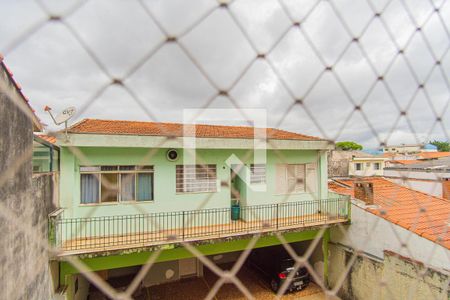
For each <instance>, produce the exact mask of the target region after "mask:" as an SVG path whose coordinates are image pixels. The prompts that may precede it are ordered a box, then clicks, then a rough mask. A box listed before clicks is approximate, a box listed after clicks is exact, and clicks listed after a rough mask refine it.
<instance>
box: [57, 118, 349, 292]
mask: <svg viewBox="0 0 450 300" xmlns="http://www.w3.org/2000/svg"><path fill="white" fill-rule="evenodd" d="M56 144H57V145H58V146H59V148H60V174H59V185H60V190H59V207H60V209H59V210H58V211H56V212H55V213H54V214H52V215H51V216H50V220H49V221H50V239H51V242H52V243H53V245H55V246H56V247H57V248H58V249H60V250H61V252H60V256H67V255H77V256H79V257H81V258H82V259H83V260H84V262H85V263H86V265H88V266H89V267H90V268H91V269H92V270H94V271H96V270H98V271H100V270H105V269H115V268H123V267H130V266H136V265H139V264H144V263H145V261H146V260H147V259H148V257H149V255H151V253H153V251H155V249H164V250H163V254H161V255H160V256H159V258H158V260H157V261H166V262H169V261H174V260H177V261H178V260H179V261H180V263H181V262H182V261H183V259H188V258H189V257H192V256H193V254H192V253H189V252H188V251H187V250H186V249H183V247H182V246H181V247H180V246H179V245H181V243H183V242H190V243H194V244H196V245H197V246H198V249H199V251H201V252H202V253H204V254H205V255H215V254H218V253H219V254H220V253H227V252H233V251H239V250H242V249H245V247H246V245H247V244H248V241H249V240H250V239H251V238H252V236H254V235H255V234H258V235H262V237H261V238H260V239H259V241H258V243H257V244H255V247H265V246H269V245H276V244H280V241H279V240H278V239H277V238H276V237H275V236H274V233H281V234H283V235H284V236H285V239H286V241H288V242H298V241H307V240H313V239H314V238H315V237H316V236H318V234H319V230H320V228H322V227H323V225H327V226H331V225H333V224H338V223H345V222H347V221H348V220H349V198H348V197H347V198H346V197H344V196H338V195H337V194H330V193H329V192H328V186H327V180H328V176H327V151H328V150H329V149H332V148H333V147H334V145H333V143H330V142H329V141H326V140H323V139H320V138H316V137H311V136H307V135H303V134H299V133H294V132H287V131H283V130H278V129H273V128H267V129H266V128H253V127H245V126H217V125H183V124H175V123H154V122H133V121H113V120H97V119H85V120H83V121H81V122H79V123H76V124H74V125H73V126H71V127H70V128H69V129H68V131H67V134H66V133H64V132H61V133H59V134H58V136H57V140H56ZM320 238H323V239H324V242H323V243H324V244H323V247H326V245H327V241H328V238H329V232H328V230H327V231H325V233H323V232H322V235H321V236H320ZM205 242H206V244H205ZM324 249H325V248H324ZM323 253H324V254H323V256H325V255H326V253H327V251H325V250H324V251H323ZM322 260H324V261H325V262H326V259H322ZM60 264H61V265H60V268H59V270H60V280H61V284H64V283H67V284H69V285H71V284H72V285H71V287H72V288H73V284H74V283H73V280H70V278H72V279H73V277H70V276H71V274H76V273H78V271H77V269H76V268H74V267H73V266H71V265H70V264H68V263H67V262H60ZM324 268H325V269H326V263H325V267H324ZM325 273H326V272H325ZM155 276H157V274H156V275H155Z"/></svg>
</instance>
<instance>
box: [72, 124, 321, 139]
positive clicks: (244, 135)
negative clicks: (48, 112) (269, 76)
mask: <svg viewBox="0 0 450 300" xmlns="http://www.w3.org/2000/svg"><path fill="white" fill-rule="evenodd" d="M193 126H195V134H194V132H193V130H194V128H193ZM255 129H257V130H258V128H255V127H250V126H223V125H200V124H195V125H188V124H181V123H159V122H139V121H119V120H99V119H84V120H82V121H80V122H78V123H76V124H74V125H72V126H71V127H70V128H69V129H68V132H69V133H78V134H111V135H145V136H169V137H183V136H196V137H202V138H235V139H253V138H254V131H255ZM266 130H267V131H266V134H267V139H274V140H301V141H321V140H322V141H323V139H320V138H318V137H313V136H308V135H304V134H300V133H295V132H289V131H285V130H280V129H274V128H267V129H266Z"/></svg>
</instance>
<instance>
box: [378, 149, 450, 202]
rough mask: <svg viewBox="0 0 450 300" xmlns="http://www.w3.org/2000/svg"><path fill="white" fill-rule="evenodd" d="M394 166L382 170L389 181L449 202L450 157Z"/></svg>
mask: <svg viewBox="0 0 450 300" xmlns="http://www.w3.org/2000/svg"><path fill="white" fill-rule="evenodd" d="M414 162H415V163H413V164H403V165H402V164H396V165H391V166H390V167H388V168H385V169H384V176H385V177H386V178H388V179H389V180H390V181H392V182H395V183H397V184H401V185H403V186H406V187H410V188H413V189H415V190H418V191H421V192H424V193H427V194H430V195H433V196H437V197H442V198H445V199H449V200H450V157H445V158H440V159H433V160H419V161H414Z"/></svg>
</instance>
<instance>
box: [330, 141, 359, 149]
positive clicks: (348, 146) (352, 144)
mask: <svg viewBox="0 0 450 300" xmlns="http://www.w3.org/2000/svg"><path fill="white" fill-rule="evenodd" d="M336 149H339V150H344V151H349V150H362V149H363V147H362V146H361V145H360V144H357V143H355V142H351V141H345V142H337V143H336Z"/></svg>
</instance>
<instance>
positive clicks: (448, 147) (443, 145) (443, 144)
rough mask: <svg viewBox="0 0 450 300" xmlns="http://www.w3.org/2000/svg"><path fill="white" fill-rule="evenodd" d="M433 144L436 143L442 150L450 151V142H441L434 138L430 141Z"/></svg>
mask: <svg viewBox="0 0 450 300" xmlns="http://www.w3.org/2000/svg"><path fill="white" fill-rule="evenodd" d="M430 144H431V145H435V146H436V147H437V148H438V151H440V152H450V143H449V142H441V141H436V140H434V141H433V142H430Z"/></svg>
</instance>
